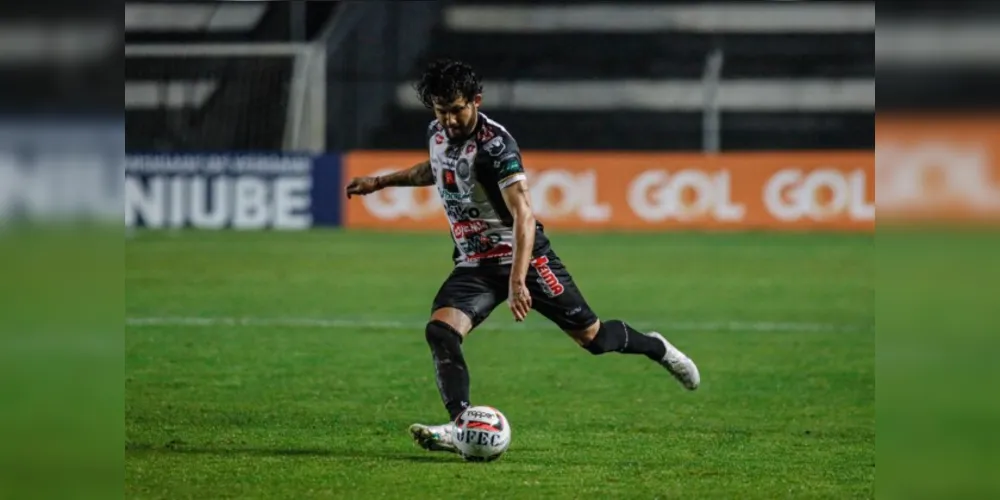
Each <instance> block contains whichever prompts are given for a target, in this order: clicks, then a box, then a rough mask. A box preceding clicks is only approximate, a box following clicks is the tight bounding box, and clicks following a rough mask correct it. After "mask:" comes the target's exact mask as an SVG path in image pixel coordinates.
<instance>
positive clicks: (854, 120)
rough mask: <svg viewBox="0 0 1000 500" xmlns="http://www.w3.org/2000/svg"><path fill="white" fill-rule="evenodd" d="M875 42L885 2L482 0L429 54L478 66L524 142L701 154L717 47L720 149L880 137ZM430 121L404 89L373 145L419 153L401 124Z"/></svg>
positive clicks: (832, 144)
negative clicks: (578, 1) (709, 71)
mask: <svg viewBox="0 0 1000 500" xmlns="http://www.w3.org/2000/svg"><path fill="white" fill-rule="evenodd" d="M874 45H875V4H874V2H850V3H848V4H845V3H843V2H841V3H839V4H838V5H833V6H831V5H824V4H823V3H819V2H809V3H804V2H754V3H749V2H748V3H746V5H735V4H726V5H722V4H713V3H707V4H697V5H696V4H693V3H691V2H655V3H654V2H645V3H643V2H638V3H637V2H628V3H623V4H609V3H596V2H595V3H593V4H590V5H583V6H581V5H572V6H570V5H565V4H563V3H562V2H552V1H548V2H502V3H501V2H489V1H486V2H482V1H479V2H462V3H461V4H454V5H452V6H450V7H449V8H448V9H447V10H446V11H445V13H444V16H443V22H442V23H441V24H440V25H439V27H438V29H437V30H436V32H435V36H434V37H433V41H432V43H431V47H430V48H429V50H427V52H426V55H427V57H426V58H425V60H424V61H421V62H426V59H428V58H432V57H438V56H442V55H448V56H452V57H456V58H461V59H465V60H468V61H469V62H470V63H472V64H474V65H475V66H476V67H477V68H479V69H480V71H481V72H482V73H483V75H484V79H485V80H486V85H487V88H486V96H485V99H486V102H485V104H484V106H485V107H484V109H486V110H488V111H489V112H490V114H491V116H493V117H495V118H496V119H498V120H500V121H501V122H503V123H505V124H506V125H507V126H508V127H510V128H511V129H513V130H516V131H517V132H518V137H519V140H520V141H522V142H523V146H524V147H526V148H535V149H539V148H540V149H580V148H581V146H582V145H586V147H588V148H592V149H647V150H665V149H667V150H701V149H703V148H704V147H705V144H704V136H705V134H704V128H703V127H704V121H703V120H704V116H703V110H704V108H705V105H706V102H707V93H708V92H711V91H712V86H711V85H710V84H709V85H706V84H705V82H706V80H705V78H704V77H705V72H706V68H707V67H710V66H711V65H710V64H708V62H709V61H711V60H712V55H713V53H717V54H719V55H721V58H720V59H719V60H718V62H721V64H720V68H721V71H720V74H719V77H720V81H719V85H718V87H717V89H716V90H715V92H717V94H716V95H717V98H718V101H717V102H718V104H719V123H720V126H721V131H720V132H721V133H720V137H721V147H722V148H723V149H726V150H753V149H856V148H871V147H873V143H874V115H875V81H874V77H875V63H874V58H873V52H874ZM418 69H419V68H414V71H417V70H418ZM409 76H411V77H412V76H415V73H414V74H411V75H409ZM426 121H427V113H426V111H425V110H423V109H421V107H420V104H419V103H418V102H417V101H416V100H415V98H414V97H413V95H412V91H411V90H410V89H409V88H408V86H407V85H406V84H405V83H402V84H401V85H400V88H399V91H398V102H397V105H396V108H395V110H394V113H393V116H392V118H391V119H390V120H387V125H386V126H385V127H383V128H382V130H381V131H380V133H379V134H377V135H376V136H375V137H374V140H373V141H372V142H371V143H370V144H367V145H366V146H372V147H377V148H407V147H413V146H414V144H415V140H414V139H413V138H412V137H408V136H406V135H404V134H401V133H400V132H399V131H401V130H419V129H420V126H421V124H423V123H426Z"/></svg>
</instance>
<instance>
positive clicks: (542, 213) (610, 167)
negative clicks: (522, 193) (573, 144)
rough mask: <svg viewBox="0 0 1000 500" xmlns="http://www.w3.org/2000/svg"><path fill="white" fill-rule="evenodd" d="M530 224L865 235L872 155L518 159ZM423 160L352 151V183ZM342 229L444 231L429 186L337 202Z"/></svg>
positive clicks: (347, 165) (869, 221) (547, 155)
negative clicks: (342, 209)
mask: <svg viewBox="0 0 1000 500" xmlns="http://www.w3.org/2000/svg"><path fill="white" fill-rule="evenodd" d="M522 155H523V161H524V166H525V170H526V171H527V174H528V186H529V190H530V193H531V200H532V205H533V207H534V211H535V214H536V217H537V218H538V220H539V221H541V222H542V223H543V224H545V226H546V227H547V228H553V229H568V230H669V229H698V230H701V229H723V230H724V229H733V230H748V229H767V230H836V231H861V232H870V231H873V230H874V229H875V184H874V173H875V172H874V170H875V155H874V154H872V152H808V153H746V154H722V155H717V156H707V155H701V154H670V153H664V154H648V153H633V152H628V153H620V152H615V153H596V152H587V153H557V152H535V151H525V152H523V153H522ZM426 159H427V153H426V152H424V151H414V152H354V153H350V154H347V155H346V156H345V158H344V173H345V176H346V177H347V179H350V178H352V177H360V176H370V175H380V174H385V173H389V172H392V171H396V170H400V169H404V168H408V167H410V166H411V165H414V164H416V163H419V162H421V161H425V160H426ZM344 224H345V225H346V226H348V227H361V228H383V229H406V230H421V229H439V230H447V229H448V222H447V219H446V218H445V215H444V209H443V206H442V203H441V201H440V200H439V198H438V195H437V193H436V191H435V188H434V187H421V188H388V189H385V190H383V191H380V192H378V193H374V194H371V195H368V196H365V197H360V198H353V199H351V200H349V201H348V202H347V203H346V205H345V216H344Z"/></svg>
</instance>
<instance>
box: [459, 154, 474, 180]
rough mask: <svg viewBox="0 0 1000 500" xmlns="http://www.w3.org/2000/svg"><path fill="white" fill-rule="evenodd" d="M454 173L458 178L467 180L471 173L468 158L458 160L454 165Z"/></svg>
mask: <svg viewBox="0 0 1000 500" xmlns="http://www.w3.org/2000/svg"><path fill="white" fill-rule="evenodd" d="M455 173H456V174H458V178H459V179H462V180H463V181H465V182H469V179H471V175H472V167H470V166H469V160H467V159H465V158H462V159H461V160H458V164H457V165H455Z"/></svg>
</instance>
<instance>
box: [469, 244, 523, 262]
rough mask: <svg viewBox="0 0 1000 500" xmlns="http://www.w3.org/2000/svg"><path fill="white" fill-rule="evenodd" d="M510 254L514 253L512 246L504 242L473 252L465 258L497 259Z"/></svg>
mask: <svg viewBox="0 0 1000 500" xmlns="http://www.w3.org/2000/svg"><path fill="white" fill-rule="evenodd" d="M511 255H514V247H512V246H510V245H508V244H506V243H502V244H500V245H497V246H495V247H493V248H491V249H490V250H489V251H486V252H480V253H474V254H472V255H469V256H468V257H467V258H466V260H468V261H470V262H472V261H477V260H483V259H498V258H503V257H510V256H511Z"/></svg>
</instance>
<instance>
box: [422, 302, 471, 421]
mask: <svg viewBox="0 0 1000 500" xmlns="http://www.w3.org/2000/svg"><path fill="white" fill-rule="evenodd" d="M426 336H427V344H429V345H430V346H431V354H433V356H434V369H435V371H436V372H437V386H438V392H440V393H441V401H443V402H444V407H445V408H446V409H447V410H448V414H449V415H450V416H451V420H455V418H456V417H458V415H459V414H460V413H462V411H463V410H465V409H466V408H468V406H469V369H468V367H467V366H466V365H465V356H463V355H462V336H461V335H460V334H459V333H458V332H456V331H455V329H454V328H452V327H451V325H449V324H447V323H445V322H443V321H437V320H433V321H431V322H430V323H427V330H426Z"/></svg>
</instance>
